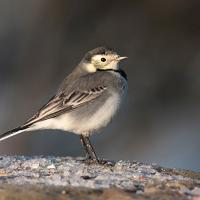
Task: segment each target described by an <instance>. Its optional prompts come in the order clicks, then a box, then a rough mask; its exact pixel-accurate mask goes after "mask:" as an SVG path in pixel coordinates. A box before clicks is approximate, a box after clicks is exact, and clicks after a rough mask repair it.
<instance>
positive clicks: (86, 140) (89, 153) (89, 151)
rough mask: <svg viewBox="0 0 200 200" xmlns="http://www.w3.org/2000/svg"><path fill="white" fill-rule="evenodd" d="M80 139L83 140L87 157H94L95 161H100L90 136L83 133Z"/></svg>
mask: <svg viewBox="0 0 200 200" xmlns="http://www.w3.org/2000/svg"><path fill="white" fill-rule="evenodd" d="M80 140H81V143H82V145H83V148H84V150H85V152H86V157H87V158H88V159H92V160H94V161H95V162H97V163H98V162H99V160H98V158H97V155H96V153H95V151H94V149H93V147H92V144H91V142H90V139H89V137H88V136H83V135H81V136H80Z"/></svg>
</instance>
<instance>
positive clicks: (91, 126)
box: [29, 93, 120, 135]
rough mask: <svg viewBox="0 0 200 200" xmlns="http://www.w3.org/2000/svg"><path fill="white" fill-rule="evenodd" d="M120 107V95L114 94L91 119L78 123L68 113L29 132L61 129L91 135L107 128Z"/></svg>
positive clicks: (42, 123)
mask: <svg viewBox="0 0 200 200" xmlns="http://www.w3.org/2000/svg"><path fill="white" fill-rule="evenodd" d="M119 105H120V95H119V94H117V93H114V94H113V95H112V96H111V97H110V98H109V99H108V100H107V101H106V102H105V103H104V105H103V106H102V107H101V108H100V109H98V110H97V111H96V112H95V113H94V114H93V115H92V116H91V117H87V118H85V119H82V120H81V121H77V119H76V118H74V117H72V115H71V114H70V113H66V114H63V115H61V116H60V117H58V118H53V119H48V120H45V121H42V122H39V123H37V124H35V125H34V126H33V127H31V128H29V130H38V129H60V130H64V131H69V132H73V133H76V134H86V135H87V134H91V133H92V132H93V131H95V130H98V129H100V128H103V127H105V126H106V125H107V124H108V123H109V122H110V120H111V119H112V117H113V116H114V114H115V113H116V111H117V109H118V107H119Z"/></svg>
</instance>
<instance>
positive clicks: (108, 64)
mask: <svg viewBox="0 0 200 200" xmlns="http://www.w3.org/2000/svg"><path fill="white" fill-rule="evenodd" d="M101 58H105V59H106V61H105V62H102V61H101ZM92 63H93V64H94V65H99V67H100V68H101V69H118V61H116V60H115V56H113V55H103V54H102V55H95V56H93V57H92Z"/></svg>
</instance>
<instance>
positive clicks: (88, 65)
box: [85, 63, 97, 73]
mask: <svg viewBox="0 0 200 200" xmlns="http://www.w3.org/2000/svg"><path fill="white" fill-rule="evenodd" d="M85 69H86V70H87V71H88V72H89V73H93V72H96V71H97V69H96V67H95V66H94V65H93V64H90V63H88V64H86V65H85Z"/></svg>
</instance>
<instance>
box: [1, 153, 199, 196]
mask: <svg viewBox="0 0 200 200" xmlns="http://www.w3.org/2000/svg"><path fill="white" fill-rule="evenodd" d="M47 198H48V199H62V200H64V199H98V200H101V199H122V200H123V199H125V200H126V199H127V200H128V199H141V200H142V199H194V200H200V173H197V172H191V171H185V170H175V169H166V168H162V167H160V166H158V165H156V164H152V165H149V164H144V163H138V162H128V161H118V162H107V163H106V164H104V165H103V164H101V165H100V164H94V163H87V162H85V161H84V160H83V158H71V157H42V156H40V157H38V156H37V157H24V156H3V157H0V200H1V199H2V200H3V199H11V200H12V199H29V200H30V199H37V200H42V199H47Z"/></svg>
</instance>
